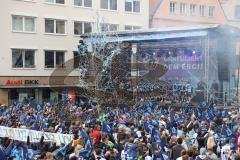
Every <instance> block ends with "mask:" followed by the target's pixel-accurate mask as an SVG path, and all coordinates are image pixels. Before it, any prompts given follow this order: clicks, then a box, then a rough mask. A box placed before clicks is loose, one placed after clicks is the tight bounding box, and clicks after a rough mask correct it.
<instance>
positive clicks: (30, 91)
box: [0, 0, 149, 104]
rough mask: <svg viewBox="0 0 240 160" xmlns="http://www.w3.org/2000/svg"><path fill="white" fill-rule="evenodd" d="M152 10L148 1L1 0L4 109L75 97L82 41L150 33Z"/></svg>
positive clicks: (0, 81) (0, 61)
mask: <svg viewBox="0 0 240 160" xmlns="http://www.w3.org/2000/svg"><path fill="white" fill-rule="evenodd" d="M148 5H149V2H148V1H145V0H6V1H1V2H0V9H1V15H0V19H1V20H2V23H1V27H0V28H1V29H0V33H1V38H0V39H1V47H0V67H1V70H0V104H9V103H12V102H13V101H22V100H23V99H24V97H26V98H29V97H31V98H32V99H35V100H36V101H38V102H43V101H49V100H59V99H61V97H62V96H63V95H65V94H70V95H72V96H75V95H74V89H76V85H77V84H78V83H79V82H78V81H79V78H78V76H79V70H78V69H76V68H78V61H76V57H77V53H76V51H77V50H78V48H77V45H78V41H79V36H80V35H81V34H83V33H91V32H97V31H120V30H133V29H146V28H148V26H149V24H148V23H149V10H148V9H149V7H148ZM74 57H75V58H74ZM53 88H54V89H53ZM62 93H64V94H62Z"/></svg>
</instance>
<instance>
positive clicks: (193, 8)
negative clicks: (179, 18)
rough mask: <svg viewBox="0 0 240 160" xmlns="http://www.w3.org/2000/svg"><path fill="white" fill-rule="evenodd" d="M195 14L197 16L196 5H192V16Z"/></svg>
mask: <svg viewBox="0 0 240 160" xmlns="http://www.w3.org/2000/svg"><path fill="white" fill-rule="evenodd" d="M195 14H196V5H195V4H190V15H191V16H195Z"/></svg>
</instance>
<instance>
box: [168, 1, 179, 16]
mask: <svg viewBox="0 0 240 160" xmlns="http://www.w3.org/2000/svg"><path fill="white" fill-rule="evenodd" d="M176 6H177V3H176V2H170V10H169V11H170V14H175V13H176Z"/></svg>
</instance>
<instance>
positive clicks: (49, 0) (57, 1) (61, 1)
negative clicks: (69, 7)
mask: <svg viewBox="0 0 240 160" xmlns="http://www.w3.org/2000/svg"><path fill="white" fill-rule="evenodd" d="M45 2H47V3H52V4H65V0H45Z"/></svg>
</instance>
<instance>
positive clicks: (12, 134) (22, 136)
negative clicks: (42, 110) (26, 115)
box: [0, 126, 73, 145]
mask: <svg viewBox="0 0 240 160" xmlns="http://www.w3.org/2000/svg"><path fill="white" fill-rule="evenodd" d="M28 136H29V138H30V142H31V143H38V142H40V139H41V137H42V136H44V142H55V143H57V144H58V145H59V144H68V143H70V142H71V141H72V139H73V135H70V134H60V133H50V132H42V131H34V130H30V129H23V128H10V127H5V126H0V137H7V138H9V139H13V140H17V141H22V142H27V137H28Z"/></svg>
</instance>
